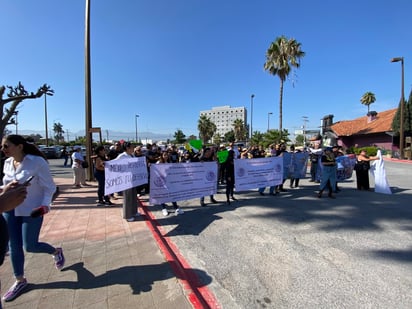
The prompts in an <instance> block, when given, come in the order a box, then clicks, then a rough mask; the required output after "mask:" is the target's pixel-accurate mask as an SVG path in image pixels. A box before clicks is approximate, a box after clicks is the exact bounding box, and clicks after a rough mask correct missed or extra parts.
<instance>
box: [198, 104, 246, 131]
mask: <svg viewBox="0 0 412 309" xmlns="http://www.w3.org/2000/svg"><path fill="white" fill-rule="evenodd" d="M203 115H204V116H207V117H208V118H209V119H210V121H211V122H213V123H214V124H215V125H216V129H217V130H216V133H217V134H219V135H220V136H224V135H225V134H226V133H227V132H229V131H231V130H233V129H234V127H233V123H234V121H235V120H236V119H240V120H242V121H243V123H244V124H245V125H246V124H247V123H246V121H247V114H246V108H245V107H230V105H225V106H218V107H212V109H211V110H206V111H201V112H200V116H203Z"/></svg>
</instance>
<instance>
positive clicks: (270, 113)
mask: <svg viewBox="0 0 412 309" xmlns="http://www.w3.org/2000/svg"><path fill="white" fill-rule="evenodd" d="M270 115H273V113H272V112H269V113H268V132H269V116H270Z"/></svg>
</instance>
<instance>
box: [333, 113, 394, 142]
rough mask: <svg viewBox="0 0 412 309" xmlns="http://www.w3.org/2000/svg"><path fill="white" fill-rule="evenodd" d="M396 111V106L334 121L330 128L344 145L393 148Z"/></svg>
mask: <svg viewBox="0 0 412 309" xmlns="http://www.w3.org/2000/svg"><path fill="white" fill-rule="evenodd" d="M396 111H397V109H396V108H394V109H390V110H387V111H383V112H379V113H377V112H374V111H372V112H369V114H368V115H367V116H363V117H359V118H356V119H353V120H344V121H338V122H336V123H333V124H332V125H330V127H329V129H330V130H331V131H332V132H333V133H334V134H335V135H336V136H337V141H338V143H339V144H340V145H341V146H343V147H351V146H355V145H357V146H358V147H364V146H371V145H376V146H378V147H380V148H383V149H391V150H392V149H393V138H394V137H393V132H392V121H393V118H394V117H395V114H396Z"/></svg>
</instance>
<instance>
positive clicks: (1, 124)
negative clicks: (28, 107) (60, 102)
mask: <svg viewBox="0 0 412 309" xmlns="http://www.w3.org/2000/svg"><path fill="white" fill-rule="evenodd" d="M6 88H7V89H8V90H9V91H8V93H7V98H6V99H3V96H4V93H5V91H6ZM49 89H50V87H49V86H47V85H46V84H44V85H43V86H42V87H40V88H39V89H38V90H37V92H36V93H33V92H30V93H29V92H28V91H27V90H26V89H24V86H23V85H22V84H21V82H19V84H18V85H17V86H16V87H12V86H0V136H3V134H4V129H5V128H6V126H7V125H8V124H9V123H10V122H11V121H12V120H13V118H12V117H13V115H15V114H16V112H17V107H18V106H19V104H20V103H21V102H22V101H24V100H27V99H37V98H40V97H41V96H42V95H43V94H45V93H46V92H47V91H49ZM8 104H10V105H9V106H8V107H6V106H7V105H8Z"/></svg>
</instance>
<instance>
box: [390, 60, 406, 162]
mask: <svg viewBox="0 0 412 309" xmlns="http://www.w3.org/2000/svg"><path fill="white" fill-rule="evenodd" d="M399 61H400V62H401V67H402V79H401V117H400V124H399V152H400V153H399V158H400V159H403V140H404V137H403V113H404V112H403V110H404V95H403V85H404V80H403V57H396V58H392V59H391V62H399Z"/></svg>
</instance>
